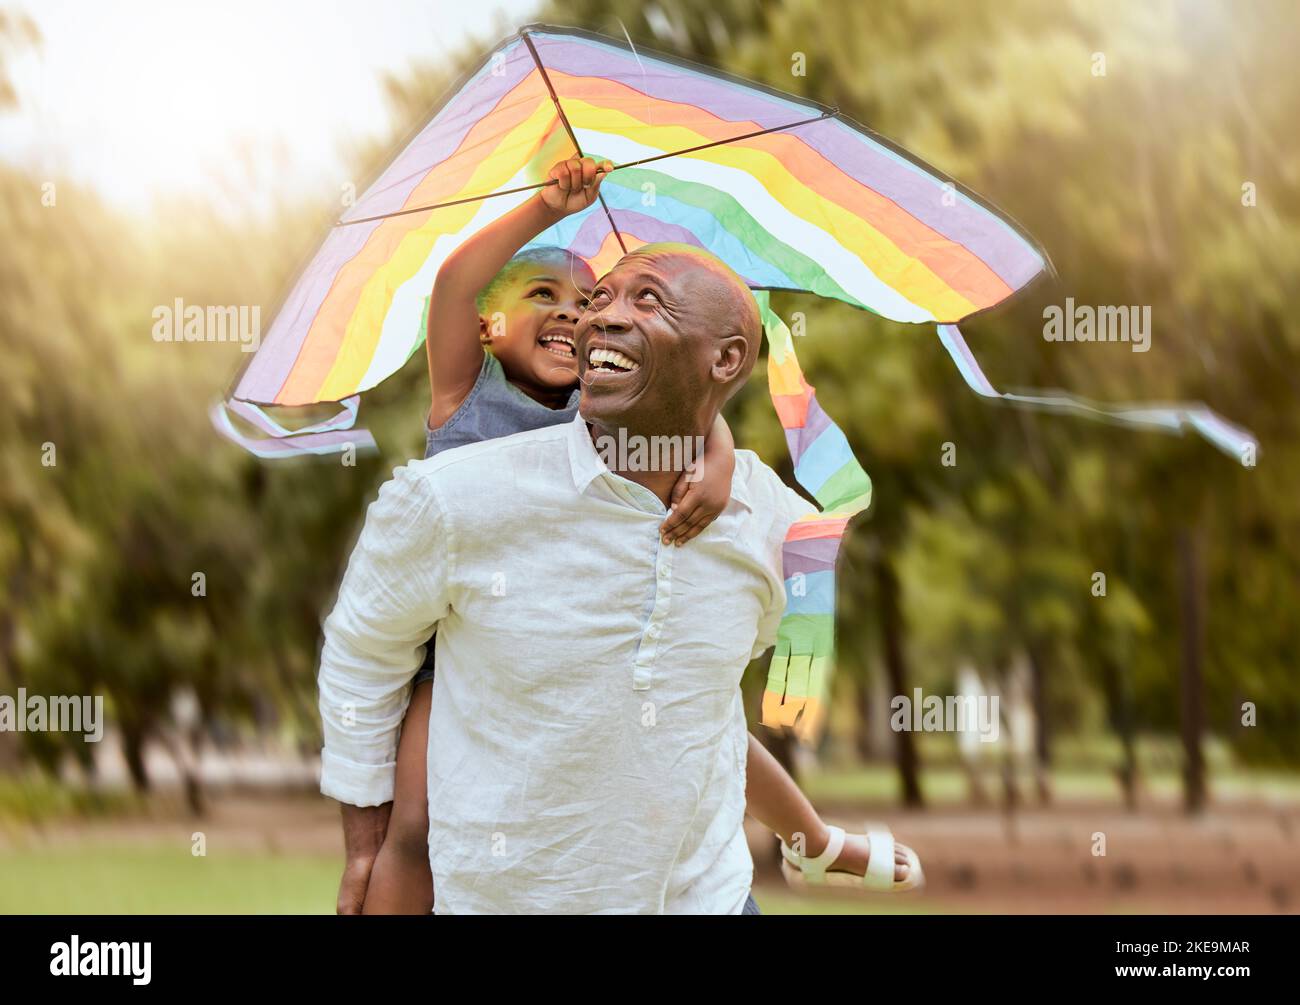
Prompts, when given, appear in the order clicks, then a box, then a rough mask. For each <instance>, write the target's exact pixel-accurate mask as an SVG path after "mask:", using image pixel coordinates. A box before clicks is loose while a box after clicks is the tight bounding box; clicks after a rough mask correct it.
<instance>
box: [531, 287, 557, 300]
mask: <svg viewBox="0 0 1300 1005" xmlns="http://www.w3.org/2000/svg"><path fill="white" fill-rule="evenodd" d="M539 293H540V294H542V295H543V296H545V297H548V298H549V299H551V300H554V299H555V293H554V292H552V291H551V290H550V289H549V288H547V287H545V286H539V287H537V289H535V290H533V292H532V293H530V294H528V295H529V296H530V297H535V296H537V295H538V294H539Z"/></svg>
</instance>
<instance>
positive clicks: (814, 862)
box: [781, 825, 844, 883]
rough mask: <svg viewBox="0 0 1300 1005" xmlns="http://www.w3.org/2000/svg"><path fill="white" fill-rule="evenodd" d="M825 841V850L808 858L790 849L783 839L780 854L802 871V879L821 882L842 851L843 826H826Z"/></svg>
mask: <svg viewBox="0 0 1300 1005" xmlns="http://www.w3.org/2000/svg"><path fill="white" fill-rule="evenodd" d="M826 834H827V841H826V848H825V850H824V851H823V852H822V853H821V854H820V855H818V856H816V857H815V858H808V857H807V856H805V855H799V854H797V853H795V852H794V851H792V850H791V848H790V846H789V845H787V844H786V843H785V842H784V841H782V842H781V854H782V855H784V856H785V859H786V861H788V862H789V863H790V864H791V865H795V866H798V868H799V871H800V872H802V873H803V875H804V879H806V880H807V881H808V882H809V883H822V882H825V879H826V870H827V869H829V868H830V867H831V863H832V862H834V861H835V860H836V859H837V858H839V857H840V853H841V852H842V851H844V828H843V827H835V826H833V825H832V826H828V827H827V828H826Z"/></svg>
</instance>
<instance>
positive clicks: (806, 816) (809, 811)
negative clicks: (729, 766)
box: [745, 733, 830, 858]
mask: <svg viewBox="0 0 1300 1005" xmlns="http://www.w3.org/2000/svg"><path fill="white" fill-rule="evenodd" d="M745 801H746V803H748V806H747V807H746V812H748V813H749V815H750V816H751V817H753V818H754V819H755V820H757V821H758V822H759V823H761V824H762V825H763V826H764V827H766V828H767V829H768V830H770V831H772V832H773V833H775V834H776V835H777V836H778V837H780V838H781V839H782V840H784V841H785V843H786V844H788V845H790V846H791V847H792V848H793V847H794V846H795V841H796V840H798V836H799V835H802V836H803V849H802V853H803V854H804V855H807V856H808V857H809V858H815V857H816V856H818V855H820V854H821V853H822V852H823V851H825V850H826V842H827V841H829V840H830V832H829V831H828V830H827V829H826V824H825V823H823V822H822V818H821V817H820V816H818V815H817V811H816V810H815V809H813V805H812V803H810V802H809V801H808V797H807V796H805V795H804V794H803V793H802V792H801V791H800V790H799V786H797V785H795V783H794V779H793V778H791V777H790V776H789V775H788V774H787V773H786V770H785V768H783V767H781V763H780V762H779V761H778V760H777V759H776V758H775V757H773V756H772V755H771V754H770V753H769V752H768V750H767V748H766V747H764V746H763V745H762V744H761V743H759V742H758V739H757V737H755V736H754V734H753V733H750V734H749V756H748V758H747V759H746V761H745ZM796 850H798V849H796Z"/></svg>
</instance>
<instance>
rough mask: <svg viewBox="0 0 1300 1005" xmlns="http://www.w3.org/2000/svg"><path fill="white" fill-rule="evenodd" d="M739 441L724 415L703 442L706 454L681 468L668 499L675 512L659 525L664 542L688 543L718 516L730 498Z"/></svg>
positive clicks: (717, 420)
mask: <svg viewBox="0 0 1300 1005" xmlns="http://www.w3.org/2000/svg"><path fill="white" fill-rule="evenodd" d="M735 470H736V441H735V440H734V439H732V437H731V430H730V429H729V428H728V427H727V422H726V420H725V419H723V417H722V416H721V415H719V416H718V417H717V419H716V420H715V421H714V423H713V428H712V429H711V430H709V435H708V437H707V438H706V439H705V442H704V456H703V457H702V458H700V459H699V460H698V461H696V462H695V464H693V465H692V466H691V467H690V468H688V469H687V470H686V471H684V472H682V474H681V477H679V478H678V479H677V484H675V485H674V486H673V491H672V494H671V495H670V496H669V497H668V501H669V502H670V503H671V504H672V512H670V513H669V514H668V518H667V519H666V520H664V522H663V523H662V524H660V525H659V534H660V537H661V538H662V539H663V543H664V544H679V545H680V544H685V543H686V542H687V541H689V540H690V539H691V538H693V537H694V536H695V535H696V534H698V533H699V532H700V531H702V530H703V529H704V528H705V527H707V526H708V525H709V524H711V523H712V522H713V521H714V520H716V519H717V518H718V514H719V513H721V512H722V511H723V510H724V509H726V508H727V501H728V500H729V499H730V498H731V475H732V472H734V471H735Z"/></svg>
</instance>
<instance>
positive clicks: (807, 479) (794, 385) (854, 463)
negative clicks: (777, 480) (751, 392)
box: [754, 292, 871, 744]
mask: <svg viewBox="0 0 1300 1005" xmlns="http://www.w3.org/2000/svg"><path fill="white" fill-rule="evenodd" d="M754 296H755V298H756V299H757V300H758V306H759V312H760V314H761V315H762V318H763V331H764V333H765V335H766V337H767V387H768V391H769V393H770V394H771V396H772V404H773V406H774V407H775V408H776V414H777V417H778V418H779V419H780V420H781V426H782V428H783V429H784V430H785V440H786V444H787V446H788V447H789V449H790V458H791V460H792V461H793V462H794V477H795V480H796V481H798V483H799V484H800V485H802V486H803V487H804V488H805V489H807V490H808V492H809V493H811V494H812V496H813V498H815V499H816V500H817V502H818V503H819V504H820V505H821V512H820V513H811V514H809V515H808V516H805V517H802V518H801V519H799V520H798V521H796V522H795V523H794V524H793V525H792V526H791V527H790V531H789V533H788V534H786V538H785V543H784V545H783V546H782V550H781V558H782V571H783V574H784V575H785V615H784V616H783V617H782V619H781V624H780V626H779V627H778V628H777V633H776V647H775V649H774V650H773V652H772V662H771V664H770V665H769V667H768V673H767V685H766V687H765V688H764V691H763V713H762V721H763V724H764V725H765V726H791V727H793V729H794V733H795V736H796V737H798V738H799V739H800V740H801V741H802V742H804V743H806V744H812V743H814V742H815V741H816V739H817V738H818V737H819V736H820V735H821V731H822V727H823V726H824V724H825V721H826V709H827V704H828V702H829V698H830V685H831V674H832V672H833V670H834V667H835V560H836V558H837V557H838V555H839V550H840V541H841V540H842V539H843V537H844V532H845V530H847V529H848V524H849V520H850V519H851V518H852V517H853V515H854V514H856V513H860V512H862V511H863V510H864V509H866V508H867V507H868V506H869V505H870V504H871V479H870V478H868V477H867V473H866V472H865V471H864V470H862V465H860V464H859V463H858V460H857V458H856V457H854V456H853V451H852V449H851V448H850V447H849V443H848V440H846V439H845V438H844V434H843V433H842V432H841V431H840V427H839V426H837V425H835V423H834V422H832V421H831V420H830V418H829V417H828V416H827V415H826V413H825V412H823V411H822V409H821V406H820V405H818V404H817V394H816V392H815V391H814V390H813V387H812V385H810V384H809V383H808V382H807V381H806V380H805V379H804V375H803V371H802V370H801V369H800V368H799V361H798V359H796V358H795V353H794V340H793V339H792V338H791V335H790V329H789V328H787V327H786V325H785V322H784V321H782V320H781V319H780V318H779V317H778V316H777V315H776V314H775V313H774V312H773V311H772V309H771V306H770V305H769V303H768V294H767V293H765V292H759V293H755V294H754Z"/></svg>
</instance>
